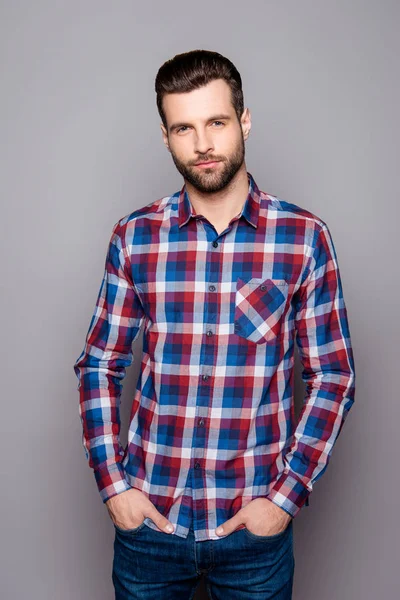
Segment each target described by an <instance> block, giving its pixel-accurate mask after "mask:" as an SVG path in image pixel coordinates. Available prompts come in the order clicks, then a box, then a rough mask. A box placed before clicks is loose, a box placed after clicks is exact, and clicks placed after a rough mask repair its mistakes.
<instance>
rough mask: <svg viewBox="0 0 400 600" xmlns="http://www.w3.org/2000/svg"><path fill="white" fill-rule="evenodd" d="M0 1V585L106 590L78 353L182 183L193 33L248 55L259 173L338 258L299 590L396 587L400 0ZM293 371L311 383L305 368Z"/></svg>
mask: <svg viewBox="0 0 400 600" xmlns="http://www.w3.org/2000/svg"><path fill="white" fill-rule="evenodd" d="M0 6H1V8H0V11H1V14H0V22H1V31H0V48H1V58H0V60H1V73H0V75H1V79H0V81H1V95H0V117H1V131H0V134H1V135H0V140H1V155H0V165H1V177H0V186H1V189H0V194H1V196H0V197H1V201H2V219H1V243H2V258H3V265H2V267H3V269H2V272H3V276H2V286H3V289H2V294H1V299H2V304H3V305H2V342H3V343H2V361H1V365H2V369H3V375H2V385H1V388H2V419H1V437H0V439H1V456H2V460H1V471H2V473H1V483H2V489H1V496H0V498H1V500H0V502H1V518H2V534H1V537H0V539H1V542H0V544H1V551H2V557H1V571H2V572H1V573H0V578H1V589H0V593H1V596H2V598H4V600H14V599H18V600H25V599H26V598H30V599H32V600H36V599H41V600H54V599H55V598H57V600H71V599H73V600H94V599H96V600H106V599H111V598H113V588H112V582H111V561H112V553H113V535H114V530H113V526H112V523H111V521H110V518H109V516H108V513H107V510H106V508H105V507H104V505H103V504H102V502H101V499H100V496H99V494H98V492H97V488H96V486H95V481H94V477H93V475H92V472H91V470H90V469H89V468H88V466H87V463H86V461H85V457H84V450H83V447H82V446H81V428H80V422H79V417H78V392H77V389H76V387H77V380H76V378H75V375H74V373H73V363H74V361H75V359H76V358H77V357H78V355H79V354H80V352H81V349H82V347H83V343H84V337H85V334H86V331H87V328H88V326H89V320H90V317H91V314H92V310H93V308H94V303H95V300H96V297H97V292H98V289H99V285H100V281H101V277H102V274H103V266H104V259H105V253H106V246H107V243H108V240H109V237H110V235H111V229H112V226H113V224H114V223H115V222H116V221H117V220H118V219H119V218H121V217H122V216H124V215H125V214H127V213H128V212H130V211H131V210H133V209H135V208H138V207H141V206H144V205H145V204H148V203H149V202H151V201H153V200H156V199H157V198H160V197H161V196H165V195H168V194H172V193H174V192H175V191H177V190H178V189H180V187H181V185H182V183H183V180H182V179H181V177H180V175H179V173H178V172H177V171H176V169H175V166H174V165H173V162H172V159H171V157H170V155H169V153H168V152H167V150H166V149H165V147H164V145H163V143H162V138H161V131H160V126H159V123H160V119H159V116H158V114H157V111H156V104H155V92H154V78H155V75H156V72H157V69H158V68H159V66H160V65H161V64H162V63H163V62H164V61H165V60H167V59H168V58H171V57H172V56H173V55H174V54H176V53H179V52H184V51H187V50H191V49H194V48H205V49H211V50H216V51H219V52H221V53H222V54H225V55H226V56H228V57H229V58H230V59H231V60H232V61H233V62H234V63H235V65H236V66H237V68H238V69H239V71H240V72H241V75H242V78H243V85H244V94H245V106H248V107H249V108H250V111H251V113H252V118H253V126H252V130H251V134H250V138H249V141H248V142H246V162H247V168H248V170H249V171H250V172H251V173H252V174H253V175H254V177H255V179H256V181H257V183H258V185H259V187H260V188H261V189H262V190H264V191H266V192H267V193H272V194H275V195H278V196H280V197H281V198H283V199H285V200H288V201H290V202H294V203H296V204H299V205H300V206H303V207H304V208H307V209H309V210H311V211H313V212H315V213H316V214H317V215H318V216H320V217H321V218H322V219H324V220H325V221H326V222H327V224H328V226H329V227H330V230H331V232H332V235H333V238H334V242H335V246H336V250H337V253H338V257H339V265H340V270H341V275H342V280H343V286H344V294H345V300H346V304H347V308H348V315H349V322H350V329H351V335H352V341H353V347H354V353H355V361H356V374H357V383H356V388H357V389H356V402H355V404H354V406H353V408H352V410H351V412H350V415H349V417H348V421H347V422H346V425H345V427H344V429H343V431H342V433H341V435H340V438H339V441H338V443H337V445H336V446H335V448H334V451H333V455H332V459H331V461H330V465H329V467H328V469H327V471H326V473H325V474H324V476H323V478H322V479H321V480H320V481H319V482H317V484H316V486H315V488H314V491H313V493H312V495H311V497H310V506H309V507H308V508H305V509H304V510H303V511H302V512H301V513H300V514H299V515H298V517H297V518H296V520H295V522H294V534H295V542H294V544H295V556H296V572H295V584H294V599H295V600H303V599H304V600H305V599H308V600H309V599H311V600H334V599H335V600H339V599H340V600H347V599H349V600H350V599H351V600H357V599H363V600H369V599H371V600H375V599H376V598H394V597H396V596H397V594H399V583H398V560H397V561H396V554H397V558H398V546H399V544H398V536H399V526H398V503H399V471H398V437H397V436H398V427H399V416H400V415H399V401H398V393H397V388H398V385H397V384H398V372H399V368H400V367H399V361H398V356H399V355H398V340H399V333H400V331H399V316H398V306H399V304H398V295H399V277H398V275H399V271H398V265H397V259H398V258H399V252H398V239H396V234H397V233H398V228H399V210H398V201H399V183H400V182H399V164H398V156H399V134H400V131H399V113H398V108H399V106H400V94H399V91H400V90H399V78H398V71H397V68H398V57H399V52H400V43H399V36H398V28H399V17H400V10H399V2H396V1H389V0H386V1H385V0H384V1H382V0H381V1H380V2H378V1H377V2H372V1H369V2H361V1H359V0H352V1H351V2H347V1H344V0H343V1H336V2H320V1H317V0H315V1H314V2H311V1H309V0H306V1H303V2H298V1H295V0H291V1H287V2H278V1H276V2H266V1H265V0H264V1H255V2H245V3H242V2H237V3H235V2H229V3H228V1H226V2H218V1H217V0H213V1H212V2H208V1H206V0H203V1H202V2H201V3H199V4H196V5H195V4H190V3H188V2H187V1H184V2H183V1H182V2H181V1H177V0H172V1H169V2H167V3H164V2H145V3H139V2H133V1H131V2H128V1H122V0H120V1H114V2H110V1H106V0H90V1H84V0H80V1H79V2H78V1H76V0H73V1H72V0H69V1H68V2H66V1H65V2H60V1H55V0H52V1H50V0H48V1H47V2H46V1H43V0H42V1H36V2H34V3H33V2H28V1H27V0H26V1H25V2H22V1H9V2H4V1H3V2H1V5H0ZM140 346H141V338H139V342H138V344H137V352H136V356H138V353H140V350H141V348H140ZM138 366H139V363H138V362H137V361H136V362H135V363H134V365H133V366H132V368H131V369H129V370H128V374H127V377H126V380H125V387H124V392H123V407H124V408H123V410H124V413H123V414H124V432H123V435H122V440H123V442H124V443H125V442H126V427H127V422H126V417H127V414H128V412H129V408H130V406H129V404H130V400H131V398H132V393H133V390H134V386H135V380H136V377H137V373H138V370H137V369H138ZM297 384H298V385H297V390H298V396H299V397H300V400H299V401H301V395H302V391H303V389H302V382H301V381H300V380H299V370H298V367H297ZM196 597H198V598H205V595H204V592H203V591H201V590H200V591H199V593H198V594H197V595H196Z"/></svg>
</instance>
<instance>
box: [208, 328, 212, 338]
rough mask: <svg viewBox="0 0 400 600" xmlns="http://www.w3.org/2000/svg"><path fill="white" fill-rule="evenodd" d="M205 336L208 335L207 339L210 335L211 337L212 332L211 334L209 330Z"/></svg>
mask: <svg viewBox="0 0 400 600" xmlns="http://www.w3.org/2000/svg"><path fill="white" fill-rule="evenodd" d="M207 335H208V337H210V336H211V335H213V332H212V331H211V330H210V329H209V330H208V331H207Z"/></svg>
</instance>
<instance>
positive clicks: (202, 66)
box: [155, 50, 244, 129]
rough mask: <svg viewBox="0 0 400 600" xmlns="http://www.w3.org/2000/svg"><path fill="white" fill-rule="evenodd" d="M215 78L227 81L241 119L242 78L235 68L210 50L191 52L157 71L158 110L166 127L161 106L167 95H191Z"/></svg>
mask: <svg viewBox="0 0 400 600" xmlns="http://www.w3.org/2000/svg"><path fill="white" fill-rule="evenodd" d="M214 79H224V80H225V81H226V83H227V84H228V85H229V87H230V88H231V100H232V105H233V107H234V109H235V112H236V115H237V118H238V120H239V121H240V118H241V116H242V114H243V110H244V100H243V91H242V79H241V77H240V73H239V71H238V70H237V69H236V67H235V65H234V64H233V63H232V62H231V61H230V60H229V59H228V58H226V57H225V56H222V54H219V53H218V52H212V51H211V50H191V51H190V52H184V53H183V54H176V55H175V56H174V57H173V58H171V59H170V60H167V61H166V62H165V63H164V64H163V65H162V66H161V67H160V68H159V70H158V73H157V76H156V80H155V90H156V93H157V108H158V112H159V114H160V117H161V120H162V122H163V125H164V127H165V128H166V129H167V120H166V118H165V113H164V110H163V106H162V101H163V97H164V96H165V94H174V93H184V92H191V91H193V90H195V89H198V88H200V87H203V86H205V85H207V84H208V83H209V82H210V81H213V80H214Z"/></svg>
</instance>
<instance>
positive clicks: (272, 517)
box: [215, 498, 293, 536]
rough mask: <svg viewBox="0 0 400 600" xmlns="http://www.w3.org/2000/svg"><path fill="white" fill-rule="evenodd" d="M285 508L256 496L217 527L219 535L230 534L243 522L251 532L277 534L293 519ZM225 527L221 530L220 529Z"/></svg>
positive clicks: (216, 531)
mask: <svg viewBox="0 0 400 600" xmlns="http://www.w3.org/2000/svg"><path fill="white" fill-rule="evenodd" d="M292 518H293V517H291V516H290V515H289V514H288V513H287V512H286V511H285V510H283V508H280V507H279V506H278V505H277V504H274V503H273V502H271V500H268V499H267V498H255V499H254V500H252V501H251V502H249V503H248V504H247V505H246V506H244V507H243V508H241V509H240V510H238V512H237V513H236V514H235V515H234V516H233V517H232V518H231V519H228V521H225V523H222V525H220V527H217V529H216V530H215V533H216V534H217V535H223V536H225V535H228V534H229V533H232V532H233V531H235V529H237V527H239V525H241V524H242V523H243V524H244V525H245V526H246V527H247V529H248V530H249V531H250V532H251V533H255V534H256V535H275V534H277V533H281V531H284V530H285V529H286V527H287V526H288V525H289V522H290V521H291V520H292ZM221 527H222V529H223V531H222V532H220V529H221Z"/></svg>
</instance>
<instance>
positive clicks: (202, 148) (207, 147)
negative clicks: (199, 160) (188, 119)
mask: <svg viewBox="0 0 400 600" xmlns="http://www.w3.org/2000/svg"><path fill="white" fill-rule="evenodd" d="M194 150H195V152H197V153H198V154H200V155H201V156H206V155H207V154H208V153H209V152H212V151H213V150H214V145H213V143H212V141H211V139H210V138H209V137H208V136H207V134H206V133H198V134H197V136H196V141H195V146H194Z"/></svg>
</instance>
